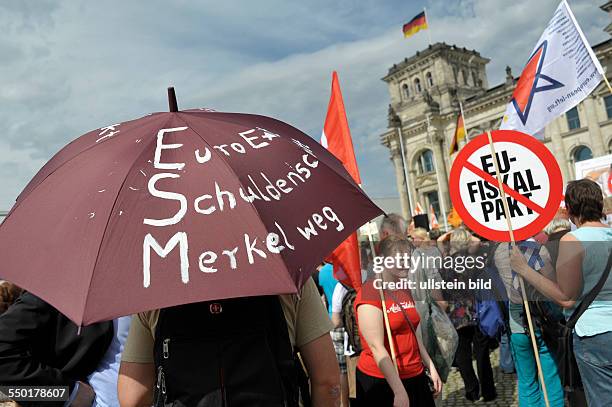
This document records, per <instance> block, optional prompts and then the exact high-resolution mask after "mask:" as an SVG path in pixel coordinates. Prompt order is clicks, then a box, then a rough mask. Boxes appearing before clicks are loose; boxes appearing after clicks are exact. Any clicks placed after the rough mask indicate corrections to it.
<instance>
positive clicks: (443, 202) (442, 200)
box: [425, 115, 465, 232]
mask: <svg viewBox="0 0 612 407" xmlns="http://www.w3.org/2000/svg"><path fill="white" fill-rule="evenodd" d="M425 118H426V119H427V138H428V139H429V124H430V122H429V115H425ZM464 125H465V122H464ZM432 144H433V140H432ZM433 161H434V163H433V164H434V167H436V181H437V182H438V191H440V192H442V184H441V183H440V171H439V169H438V161H437V160H436V154H435V153H434V154H433ZM438 197H439V198H440V205H441V206H442V208H441V209H442V217H443V218H444V231H445V232H448V221H447V220H446V216H447V214H446V204H445V201H446V197H445V196H442V195H441V194H440V195H438ZM430 204H431V202H430Z"/></svg>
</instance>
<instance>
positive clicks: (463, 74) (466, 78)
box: [461, 69, 468, 85]
mask: <svg viewBox="0 0 612 407" xmlns="http://www.w3.org/2000/svg"><path fill="white" fill-rule="evenodd" d="M461 76H463V84H464V85H467V84H468V74H467V71H466V70H465V69H462V70H461Z"/></svg>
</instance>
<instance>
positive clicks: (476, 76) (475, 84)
mask: <svg viewBox="0 0 612 407" xmlns="http://www.w3.org/2000/svg"><path fill="white" fill-rule="evenodd" d="M479 82H480V80H479V79H478V74H477V73H476V71H472V84H473V85H474V86H480V85H478V83H479Z"/></svg>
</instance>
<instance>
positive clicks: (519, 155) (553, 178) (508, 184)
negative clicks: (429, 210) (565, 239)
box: [450, 130, 563, 241]
mask: <svg viewBox="0 0 612 407" xmlns="http://www.w3.org/2000/svg"><path fill="white" fill-rule="evenodd" d="M492 138H493V142H494V146H495V151H496V156H497V159H498V161H499V171H500V175H501V178H502V181H503V183H504V192H505V195H506V196H505V199H506V202H507V204H508V209H509V216H510V220H511V223H512V227H513V229H514V236H515V238H516V240H523V239H527V238H529V237H531V236H533V235H535V234H536V233H538V232H539V231H541V230H542V229H543V228H544V226H546V225H547V224H548V222H550V220H551V219H552V218H553V217H554V215H555V213H556V211H557V209H558V208H559V203H560V201H561V196H562V192H563V181H562V177H561V171H560V169H559V165H558V164H557V162H556V160H555V157H554V156H553V155H552V153H551V152H550V151H549V150H548V149H547V148H546V147H545V146H544V145H543V144H541V143H538V142H534V140H533V138H532V137H531V136H529V135H526V134H524V133H520V132H518V131H511V130H498V131H493V132H492ZM495 176H496V173H495V165H494V159H493V156H492V154H491V147H490V145H489V140H488V137H487V135H486V134H481V135H480V136H477V137H476V138H475V139H474V140H472V141H471V142H470V143H469V144H467V145H466V146H465V147H464V148H463V149H462V150H461V151H460V152H459V154H458V155H457V158H456V159H455V162H454V164H453V167H452V169H451V173H450V195H451V200H452V202H453V205H454V207H455V209H456V210H457V213H458V214H459V216H460V217H461V219H462V220H463V222H464V223H465V225H466V226H467V227H469V228H470V229H472V230H473V231H474V232H476V233H477V234H479V235H480V236H483V237H485V238H487V239H490V240H496V241H510V240H511V236H510V233H509V232H510V231H509V227H508V221H507V219H506V214H505V211H504V203H503V201H502V194H500V191H499V187H498V181H497V179H496V178H495Z"/></svg>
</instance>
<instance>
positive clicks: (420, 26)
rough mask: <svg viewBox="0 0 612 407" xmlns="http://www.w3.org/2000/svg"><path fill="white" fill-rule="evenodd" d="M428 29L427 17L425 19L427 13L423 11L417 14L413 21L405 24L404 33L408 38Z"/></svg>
mask: <svg viewBox="0 0 612 407" xmlns="http://www.w3.org/2000/svg"><path fill="white" fill-rule="evenodd" d="M426 28H427V17H425V11H424V10H423V11H422V12H420V13H419V14H417V15H416V16H415V17H414V18H413V19H412V20H410V21H409V22H407V23H406V24H404V27H403V29H402V31H404V37H406V38H408V37H410V36H411V35H412V34H416V33H417V32H419V31H420V30H424V29H426Z"/></svg>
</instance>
